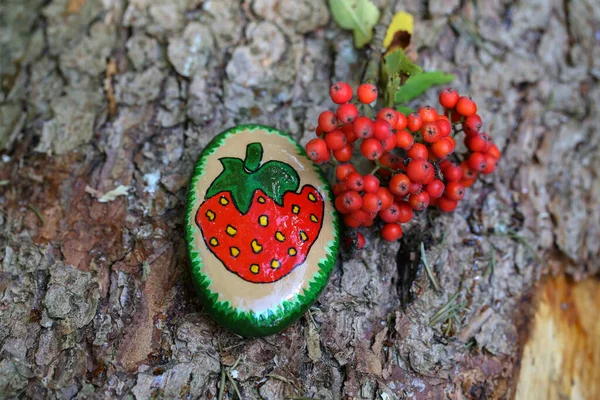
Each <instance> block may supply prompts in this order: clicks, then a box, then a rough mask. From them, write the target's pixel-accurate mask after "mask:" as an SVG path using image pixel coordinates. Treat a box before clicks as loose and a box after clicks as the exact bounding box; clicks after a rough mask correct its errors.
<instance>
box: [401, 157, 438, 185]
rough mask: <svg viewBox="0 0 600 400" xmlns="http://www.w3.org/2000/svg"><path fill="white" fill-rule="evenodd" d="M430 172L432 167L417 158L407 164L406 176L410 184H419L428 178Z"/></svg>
mask: <svg viewBox="0 0 600 400" xmlns="http://www.w3.org/2000/svg"><path fill="white" fill-rule="evenodd" d="M431 170H433V166H432V165H431V164H430V163H429V162H428V161H426V160H423V159H422V158H418V159H414V160H412V161H411V162H410V163H409V164H408V166H407V168H406V175H408V177H409V178H410V180H411V181H412V182H414V183H421V182H423V181H424V180H425V179H426V178H427V177H428V176H429V174H430V172H431Z"/></svg>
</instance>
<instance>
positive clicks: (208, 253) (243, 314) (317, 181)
mask: <svg viewBox="0 0 600 400" xmlns="http://www.w3.org/2000/svg"><path fill="white" fill-rule="evenodd" d="M331 199H332V195H331V190H330V186H329V183H328V182H327V180H326V179H325V177H324V176H323V174H322V172H321V170H320V168H319V167H318V166H316V165H315V164H314V163H313V162H312V161H311V160H310V159H308V157H306V154H305V152H304V149H303V148H302V147H300V145H298V143H296V141H294V139H292V138H291V137H290V136H288V135H286V134H285V133H283V132H280V131H278V130H276V129H273V128H270V127H266V126H260V125H241V126H237V127H235V128H232V129H229V130H227V131H225V132H223V133H221V134H219V135H218V136H217V137H215V138H214V139H213V140H212V141H211V142H210V143H209V145H208V146H207V147H206V148H205V149H204V151H203V152H202V154H201V156H200V160H199V161H198V163H197V164H196V167H195V170H194V175H193V177H192V180H191V183H190V192H189V198H188V208H187V215H186V228H187V241H188V249H189V253H190V258H191V262H192V277H193V280H194V283H195V285H196V288H197V291H198V294H199V296H200V297H201V299H202V301H203V304H204V306H205V309H206V310H207V311H208V312H209V313H210V314H211V315H212V316H213V318H214V319H215V320H217V321H218V322H219V323H220V324H222V325H223V326H225V327H226V328H228V329H230V330H231V331H233V332H236V333H238V334H241V335H244V336H264V335H269V334H273V333H276V332H279V331H281V330H282V329H284V328H285V327H287V326H288V325H290V324H291V323H293V322H294V321H296V320H297V319H298V318H300V316H302V314H304V312H306V310H307V309H308V308H309V307H310V306H311V305H312V304H313V303H314V301H315V300H316V299H317V296H318V295H319V293H320V292H321V290H322V289H323V288H324V287H325V285H326V283H327V279H328V278H329V274H330V273H331V270H332V269H333V265H334V263H335V258H336V255H337V251H338V246H339V231H338V230H339V222H338V219H337V214H336V212H335V210H334V208H333V204H332V201H331Z"/></svg>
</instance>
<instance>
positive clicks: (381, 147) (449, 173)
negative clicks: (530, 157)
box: [306, 82, 500, 247]
mask: <svg viewBox="0 0 600 400" xmlns="http://www.w3.org/2000/svg"><path fill="white" fill-rule="evenodd" d="M330 96H331V99H332V100H333V102H334V103H336V104H339V107H338V109H337V111H336V112H335V113H334V112H332V111H323V112H322V113H321V115H319V121H318V126H317V129H316V134H317V137H316V138H314V139H311V140H310V141H309V142H308V143H307V145H306V152H307V154H308V156H309V157H310V158H311V159H312V160H313V161H314V162H316V163H319V164H322V163H326V162H330V160H331V157H332V156H333V158H334V159H335V160H336V161H333V163H334V164H335V165H336V167H335V176H336V180H337V183H335V184H334V186H333V192H334V194H335V196H336V197H335V207H336V209H337V210H338V211H339V212H340V213H341V214H343V220H344V223H345V225H346V226H348V227H350V228H358V227H360V226H366V227H368V226H372V225H373V224H374V223H375V220H376V219H377V218H379V219H381V220H382V221H383V223H384V225H383V227H382V229H381V235H382V237H383V238H384V239H385V240H388V241H395V240H397V239H399V238H400V237H401V236H402V227H401V225H400V224H402V223H406V222H408V221H410V220H411V219H412V218H413V216H414V212H415V211H422V210H425V209H426V208H428V207H438V208H439V209H440V210H441V211H443V212H451V211H454V210H455V209H456V206H457V204H458V202H459V201H460V200H462V199H463V197H464V196H465V192H466V188H468V187H470V186H472V185H473V183H474V182H475V179H476V178H477V176H478V174H479V173H482V174H490V173H492V172H494V170H495V169H496V164H497V162H498V160H499V158H500V151H499V149H498V147H497V146H496V145H495V144H493V143H492V140H491V137H490V136H489V135H488V134H486V133H484V132H483V131H482V126H483V125H482V120H481V117H479V115H477V105H476V104H475V102H474V101H473V100H471V99H470V98H469V97H465V96H462V97H461V96H459V94H458V92H457V91H456V90H454V89H450V88H449V89H445V90H444V91H442V92H441V93H440V96H439V102H440V105H441V106H442V107H443V108H444V112H443V114H438V112H437V111H436V109H435V108H434V107H431V106H424V107H421V108H419V109H418V111H416V112H413V113H412V114H409V115H404V114H403V113H401V112H398V111H396V110H394V109H392V108H383V109H381V110H380V111H379V112H378V113H377V115H376V117H375V118H371V117H368V116H365V115H359V109H358V107H357V104H358V103H356V104H355V103H352V102H351V100H352V98H353V91H352V88H351V87H350V85H348V84H347V83H346V82H338V83H336V84H334V85H333V86H331V89H330ZM357 97H358V102H359V103H363V104H371V103H373V102H374V101H375V100H376V99H377V87H376V86H375V85H372V84H370V83H364V84H362V85H360V86H359V88H358V90H357ZM365 108H366V107H365ZM366 109H367V111H370V108H366ZM461 132H464V143H465V146H466V148H467V152H466V154H464V155H460V156H459V155H457V154H455V149H456V137H457V136H458V135H459V134H460V133H461ZM355 148H357V149H360V154H361V155H362V156H363V157H365V158H366V159H368V160H370V161H371V163H372V165H373V169H372V171H371V172H370V173H367V174H361V173H360V172H359V171H357V170H356V168H355V166H354V165H353V164H352V163H351V160H352V158H353V153H354V151H355ZM357 152H358V151H357ZM358 237H359V242H361V243H363V244H364V238H363V237H362V235H360V233H359V236H358ZM359 247H362V246H359Z"/></svg>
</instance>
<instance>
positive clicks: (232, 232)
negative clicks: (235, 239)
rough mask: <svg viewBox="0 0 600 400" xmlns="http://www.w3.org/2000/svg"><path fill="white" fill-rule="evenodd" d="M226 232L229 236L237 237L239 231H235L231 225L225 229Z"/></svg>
mask: <svg viewBox="0 0 600 400" xmlns="http://www.w3.org/2000/svg"><path fill="white" fill-rule="evenodd" d="M225 232H227V234H228V235H229V236H235V234H236V233H237V229H235V228H234V227H233V226H231V225H227V228H226V229H225Z"/></svg>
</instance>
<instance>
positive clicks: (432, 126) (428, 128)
mask: <svg viewBox="0 0 600 400" xmlns="http://www.w3.org/2000/svg"><path fill="white" fill-rule="evenodd" d="M421 136H423V140H424V141H426V142H428V143H433V142H435V141H437V140H439V139H441V138H442V134H441V133H440V131H439V130H438V128H437V124H436V123H435V122H427V123H425V124H424V125H423V127H422V128H421Z"/></svg>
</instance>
